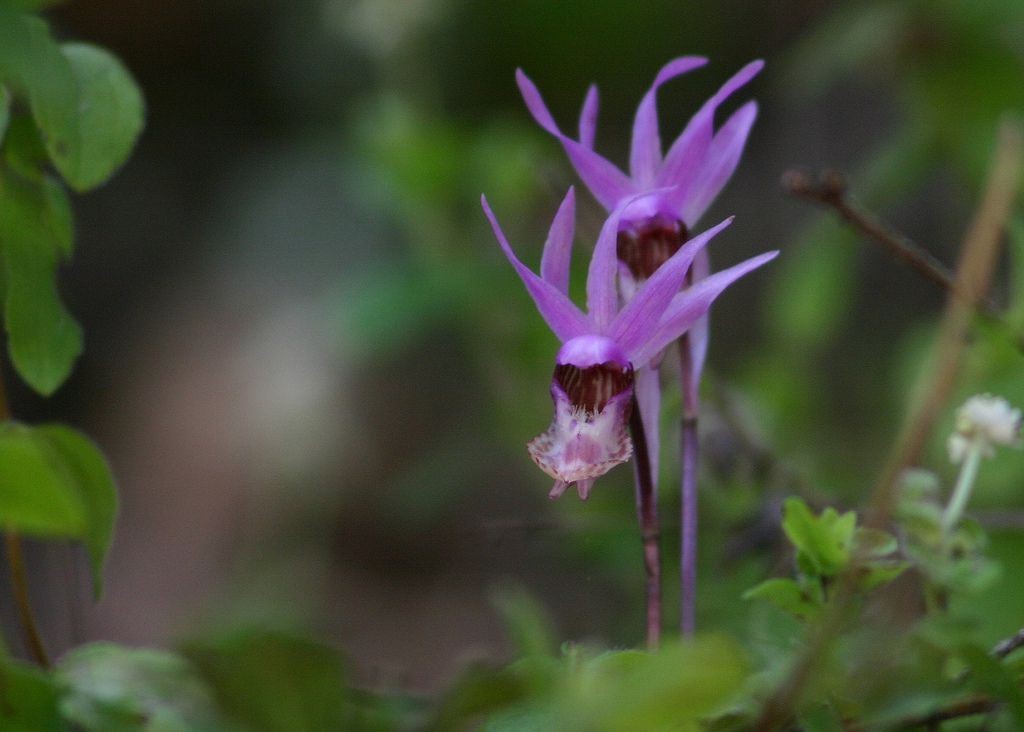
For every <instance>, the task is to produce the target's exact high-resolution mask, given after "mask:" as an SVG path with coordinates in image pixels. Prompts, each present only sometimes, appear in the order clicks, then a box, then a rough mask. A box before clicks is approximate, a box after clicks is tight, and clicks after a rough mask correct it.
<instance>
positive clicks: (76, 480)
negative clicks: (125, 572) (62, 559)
mask: <svg viewBox="0 0 1024 732" xmlns="http://www.w3.org/2000/svg"><path fill="white" fill-rule="evenodd" d="M32 432H33V434H34V435H35V436H36V438H37V439H39V440H40V441H41V442H42V443H43V444H44V446H45V447H46V448H48V449H49V450H51V451H52V452H53V459H54V462H55V464H58V465H60V466H61V467H62V468H63V469H64V471H65V473H66V475H67V478H68V479H69V480H70V482H71V484H72V485H73V486H74V488H75V489H76V490H77V492H78V496H79V498H80V499H81V501H82V505H83V506H84V508H85V518H86V525H85V532H84V534H83V536H82V540H83V542H84V544H85V548H86V551H87V552H88V554H89V563H90V565H91V568H92V579H93V589H94V591H95V594H96V596H97V597H99V595H100V593H101V592H102V589H103V563H104V561H105V560H106V557H107V550H108V549H109V548H110V540H111V539H112V538H113V535H114V521H115V519H116V518H117V489H116V488H115V487H114V477H113V476H112V475H111V473H110V467H109V466H108V465H107V461H106V460H105V459H104V458H103V454H102V453H101V452H100V451H99V449H98V448H97V447H96V445H94V444H93V442H92V441H91V440H90V439H89V438H87V437H86V436H85V435H83V434H81V433H79V432H77V431H75V430H73V429H71V428H70V427H65V426H63V425H59V424H51V425H43V426H41V427H36V428H35V429H33V430H32Z"/></svg>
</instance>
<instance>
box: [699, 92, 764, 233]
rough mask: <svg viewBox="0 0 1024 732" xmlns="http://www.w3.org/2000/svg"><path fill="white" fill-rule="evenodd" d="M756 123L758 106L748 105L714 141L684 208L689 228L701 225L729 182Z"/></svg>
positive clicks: (737, 111) (739, 111)
mask: <svg viewBox="0 0 1024 732" xmlns="http://www.w3.org/2000/svg"><path fill="white" fill-rule="evenodd" d="M756 119H757V102H747V103H746V104H744V105H743V106H742V107H740V108H739V109H738V110H736V112H735V113H734V114H733V115H732V116H731V117H730V118H729V119H728V120H727V121H726V123H725V124H724V125H722V127H721V129H719V131H718V132H717V133H716V134H715V136H714V138H712V140H711V145H710V146H709V147H708V154H707V156H706V157H705V158H704V164H703V166H701V169H700V172H698V173H697V176H696V178H695V179H694V181H693V186H692V187H691V188H690V194H689V195H688V196H687V197H686V198H687V200H686V202H685V204H684V205H683V210H682V219H683V221H684V222H685V223H686V225H687V226H693V225H694V224H695V223H697V221H698V220H699V219H700V217H701V216H703V215H704V212H705V211H707V209H708V206H710V205H711V203H712V202H713V201H714V200H715V198H717V197H718V194H719V193H720V192H721V190H722V188H724V187H725V184H726V183H728V182H729V178H731V177H732V174H733V172H734V171H735V170H736V166H737V165H738V164H739V162H740V157H741V156H742V155H743V148H744V147H745V146H746V144H747V137H749V135H750V128H751V127H753V126H754V120H756Z"/></svg>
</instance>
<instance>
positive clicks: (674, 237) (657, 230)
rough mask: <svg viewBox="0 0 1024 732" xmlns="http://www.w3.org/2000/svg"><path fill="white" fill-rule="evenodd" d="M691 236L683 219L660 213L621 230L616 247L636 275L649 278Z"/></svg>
mask: <svg viewBox="0 0 1024 732" xmlns="http://www.w3.org/2000/svg"><path fill="white" fill-rule="evenodd" d="M689 238H690V233H689V232H688V231H687V230H686V224H684V223H683V222H682V221H672V220H670V219H666V218H660V217H659V218H654V219H651V220H649V221H646V222H644V223H643V224H641V225H639V226H633V227H630V228H629V229H624V230H623V231H620V232H619V238H618V241H617V242H616V247H615V250H616V254H617V255H618V257H619V261H621V262H624V263H625V265H626V266H627V267H629V271H630V272H632V273H633V277H635V278H636V279H638V280H646V279H648V278H649V277H650V276H651V275H652V274H654V272H655V270H657V269H658V267H660V266H661V265H663V264H665V262H666V261H668V258H669V257H671V256H672V255H673V254H675V253H676V252H678V251H679V247H681V246H682V245H683V244H684V243H686V240H687V239H689Z"/></svg>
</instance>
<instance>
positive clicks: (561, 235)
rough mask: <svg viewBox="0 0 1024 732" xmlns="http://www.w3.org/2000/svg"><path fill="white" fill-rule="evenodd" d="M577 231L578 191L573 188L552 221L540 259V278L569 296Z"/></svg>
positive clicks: (566, 195) (570, 188)
mask: <svg viewBox="0 0 1024 732" xmlns="http://www.w3.org/2000/svg"><path fill="white" fill-rule="evenodd" d="M575 231H576V191H575V189H574V188H572V187H571V186H570V187H569V192H568V193H566V194H565V198H564V199H563V200H562V205H561V206H559V207H558V213H556V214H555V218H554V219H553V220H552V221H551V228H550V229H548V238H547V241H545V242H544V253H543V255H541V259H540V276H541V278H543V279H544V280H546V281H547V282H550V283H551V284H552V285H554V286H555V288H557V289H558V291H559V292H561V293H562V294H563V295H568V294H569V265H570V262H571V259H572V240H573V234H574V233H575Z"/></svg>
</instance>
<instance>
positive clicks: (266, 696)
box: [184, 631, 348, 732]
mask: <svg viewBox="0 0 1024 732" xmlns="http://www.w3.org/2000/svg"><path fill="white" fill-rule="evenodd" d="M184 652H185V655H186V656H187V657H188V658H189V659H190V660H191V661H192V662H193V663H194V664H195V665H196V667H197V668H198V669H199V671H200V673H201V674H202V676H203V677H204V678H205V679H206V680H207V682H208V683H209V684H210V686H211V687H212V689H213V693H214V696H215V698H216V700H217V702H218V704H219V705H220V707H221V709H222V710H223V711H224V712H225V713H226V714H228V715H230V716H231V717H233V718H234V719H235V720H236V721H237V722H239V723H240V724H242V725H244V727H245V728H246V729H258V730H263V731H265V732H277V731H278V730H280V732H302V731H303V730H309V731H310V732H314V731H316V732H319V730H328V729H344V728H345V721H346V715H347V712H348V708H347V704H346V695H345V683H344V681H345V679H344V672H343V668H342V663H341V659H340V658H338V656H337V655H336V654H335V653H334V651H332V650H331V649H329V648H327V647H325V646H321V645H318V644H316V643H313V642H311V641H308V640H304V639H301V638H297V637H294V636H291V635H287V634H284V633H279V632H267V631H249V632H240V633H235V634H233V635H231V636H228V637H225V638H221V639H219V640H215V641H212V642H209V643H202V644H199V643H194V644H190V645H188V646H186V647H185V649H184Z"/></svg>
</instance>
